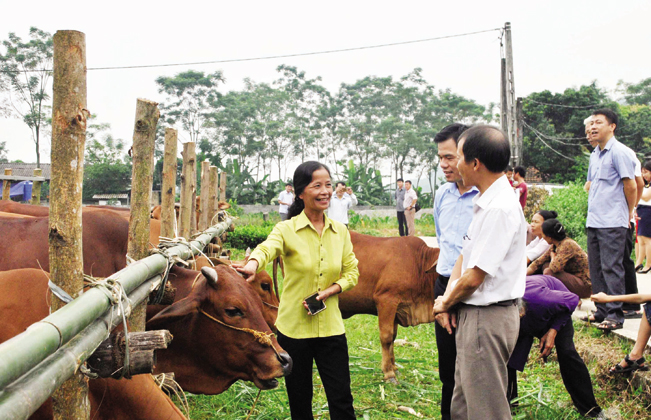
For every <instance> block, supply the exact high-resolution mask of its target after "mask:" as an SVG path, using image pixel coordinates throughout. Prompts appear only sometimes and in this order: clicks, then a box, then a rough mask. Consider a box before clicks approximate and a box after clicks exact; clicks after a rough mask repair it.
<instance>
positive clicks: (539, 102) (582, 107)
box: [522, 98, 604, 109]
mask: <svg viewBox="0 0 651 420" xmlns="http://www.w3.org/2000/svg"><path fill="white" fill-rule="evenodd" d="M522 100H524V101H528V102H534V103H537V104H540V105H549V106H557V107H559V108H574V109H588V108H597V107H600V106H604V104H592V105H561V104H551V103H549V102H541V101H536V100H535V99H531V98H522Z"/></svg>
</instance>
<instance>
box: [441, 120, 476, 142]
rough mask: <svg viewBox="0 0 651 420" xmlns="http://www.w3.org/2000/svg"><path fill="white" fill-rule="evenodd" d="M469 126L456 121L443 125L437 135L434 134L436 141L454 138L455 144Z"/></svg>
mask: <svg viewBox="0 0 651 420" xmlns="http://www.w3.org/2000/svg"><path fill="white" fill-rule="evenodd" d="M468 128H469V127H468V126H467V125H465V124H461V123H454V124H450V125H447V126H445V127H443V129H442V130H441V131H439V132H438V133H437V134H436V136H434V143H442V142H444V141H446V140H448V139H452V140H454V144H458V143H459V137H460V136H461V134H463V132H464V131H466V130H467V129H468Z"/></svg>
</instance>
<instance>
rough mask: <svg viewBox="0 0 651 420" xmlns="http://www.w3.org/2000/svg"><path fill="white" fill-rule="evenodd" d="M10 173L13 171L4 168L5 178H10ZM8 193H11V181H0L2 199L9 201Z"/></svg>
mask: <svg viewBox="0 0 651 420" xmlns="http://www.w3.org/2000/svg"><path fill="white" fill-rule="evenodd" d="M12 172H13V171H12V169H11V168H5V176H11V175H12ZM10 193H11V181H9V180H8V179H5V180H4V181H2V199H3V200H9V197H10V195H9V194H10Z"/></svg>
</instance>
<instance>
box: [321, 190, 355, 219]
mask: <svg viewBox="0 0 651 420" xmlns="http://www.w3.org/2000/svg"><path fill="white" fill-rule="evenodd" d="M356 205H357V197H355V194H347V193H344V195H343V196H342V197H341V198H339V197H337V194H333V195H332V198H331V199H330V207H328V217H329V218H331V219H333V220H336V221H338V222H341V223H343V224H344V225H347V224H348V209H349V208H351V207H353V206H356Z"/></svg>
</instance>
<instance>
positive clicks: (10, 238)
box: [0, 206, 129, 277]
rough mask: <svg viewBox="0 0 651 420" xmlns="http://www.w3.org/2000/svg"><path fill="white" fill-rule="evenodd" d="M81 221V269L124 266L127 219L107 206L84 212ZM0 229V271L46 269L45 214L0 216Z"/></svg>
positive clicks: (98, 271) (95, 271) (100, 271)
mask: <svg viewBox="0 0 651 420" xmlns="http://www.w3.org/2000/svg"><path fill="white" fill-rule="evenodd" d="M30 207H38V206H30ZM41 208H44V209H46V210H47V208H46V207H41ZM82 223H83V234H82V245H83V249H84V251H85V252H84V273H86V274H88V275H92V276H95V277H108V276H110V275H111V274H113V273H115V272H117V271H119V270H121V269H122V268H124V267H125V266H126V254H127V237H128V229H129V223H128V222H127V221H126V220H124V218H122V217H120V216H119V215H118V214H117V213H115V212H113V211H110V210H96V211H92V212H84V213H83V214H82ZM0 231H1V232H2V236H3V238H4V240H3V241H0V255H2V258H0V271H6V270H12V269H16V268H43V269H44V270H45V271H49V267H50V261H49V257H48V255H49V254H48V253H49V247H48V234H49V219H48V218H47V217H30V218H10V217H0Z"/></svg>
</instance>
